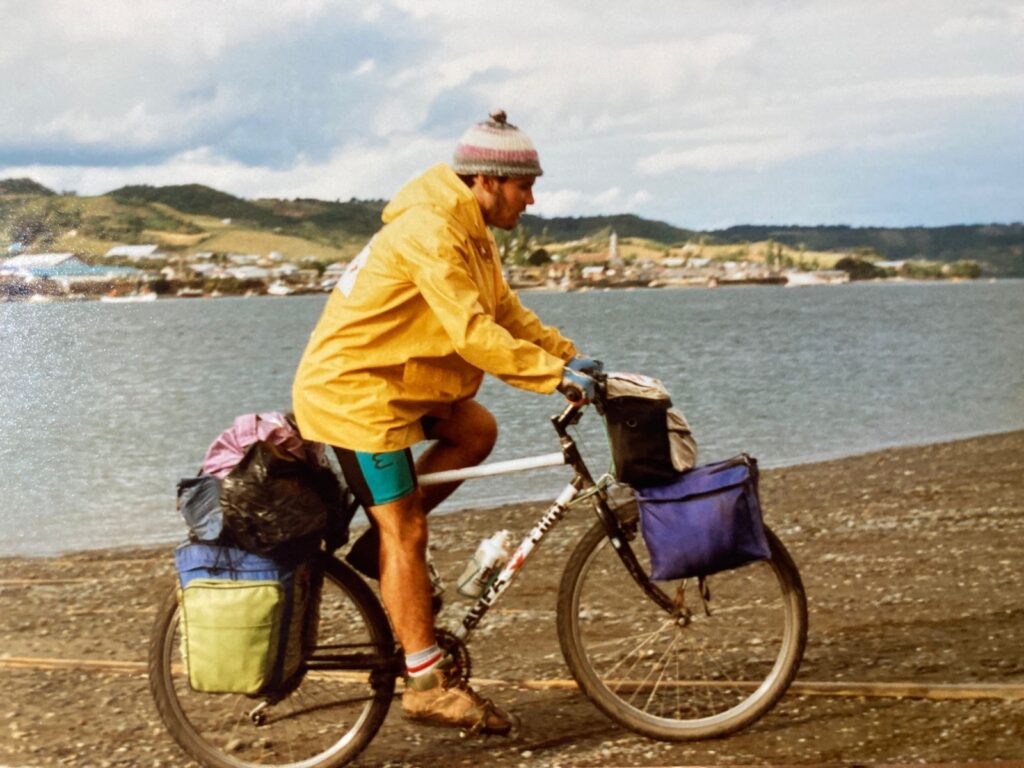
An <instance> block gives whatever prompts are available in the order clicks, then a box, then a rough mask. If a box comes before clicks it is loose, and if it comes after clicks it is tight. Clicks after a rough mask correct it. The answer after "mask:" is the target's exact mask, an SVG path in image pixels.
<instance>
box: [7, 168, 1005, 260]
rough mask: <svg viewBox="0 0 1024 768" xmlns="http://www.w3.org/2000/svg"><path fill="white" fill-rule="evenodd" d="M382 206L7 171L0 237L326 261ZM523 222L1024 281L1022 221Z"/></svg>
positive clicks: (536, 229) (359, 235)
mask: <svg viewBox="0 0 1024 768" xmlns="http://www.w3.org/2000/svg"><path fill="white" fill-rule="evenodd" d="M385 202H386V201H384V200H356V199H352V200H349V201H347V202H341V201H327V200H315V199H308V198H304V199H295V200H283V199H273V198H270V199H257V200H245V199H243V198H240V197H236V196H234V195H231V194H228V193H226V192H221V191H219V190H216V189H212V188H211V187H207V186H204V185H201V184H184V185H176V186H164V187H154V186H149V185H136V186H127V187H121V188H120V189H116V190H113V191H112V192H109V193H107V194H106V195H99V196H96V197H77V196H75V195H55V194H54V192H53V191H52V190H49V189H47V188H46V187H44V186H43V185H41V184H39V183H37V182H35V181H33V180H32V179H5V180H0V222H6V231H0V236H4V235H6V236H7V238H8V240H12V241H13V240H18V241H25V242H26V244H27V245H32V244H33V243H35V247H36V248H39V247H40V246H41V245H42V244H43V243H44V242H49V243H51V244H53V245H58V244H59V245H60V247H62V248H66V249H69V250H77V251H79V252H82V253H93V254H99V253H103V252H105V251H106V250H107V249H109V247H110V246H111V245H113V244H116V243H146V242H157V243H160V244H161V245H162V246H164V247H168V248H171V249H172V250H190V249H191V250H201V249H206V250H210V249H214V250H224V249H236V248H245V249H247V250H251V251H259V250H273V249H277V250H281V249H284V250H286V251H288V252H293V253H299V254H305V253H318V254H322V255H323V257H324V258H335V257H338V256H341V257H347V255H349V254H352V253H355V252H356V251H357V250H358V249H359V248H361V247H362V244H363V243H364V242H365V241H366V239H367V238H368V237H370V236H371V235H372V234H373V233H374V232H375V231H376V230H377V228H378V227H379V226H380V214H381V211H382V210H383V209H384V205H385ZM229 220H230V221H229ZM522 224H523V227H524V228H525V229H527V230H529V232H530V233H531V234H532V235H533V236H534V237H537V238H541V237H543V238H544V240H545V241H546V242H551V243H566V242H571V241H575V240H582V239H585V238H595V239H598V240H603V239H605V238H606V237H607V235H608V233H609V232H610V231H611V230H615V232H616V233H617V234H618V236H619V237H620V238H623V239H626V238H634V239H640V240H645V241H649V242H651V243H659V244H662V245H664V246H667V247H671V246H679V245H683V244H685V243H687V242H692V241H695V240H701V241H703V242H704V243H706V244H708V245H715V244H733V243H754V242H764V241H775V242H778V243H781V244H783V245H786V246H789V247H791V248H794V249H803V250H807V251H826V252H836V253H849V252H857V251H860V252H864V253H868V254H871V253H874V254H876V255H877V256H878V257H879V258H884V259H893V260H901V259H928V260H933V261H942V262H954V261H961V260H973V261H977V262H978V263H979V264H981V265H982V267H983V270H984V273H985V274H988V275H993V276H1003V277H1009V276H1015V277H1024V224H1020V223H1015V224H988V225H957V226H948V227H930V228H929V227H907V228H899V229H895V228H883V227H847V226H815V227H808V226H800V225H786V226H753V225H750V226H737V227H730V228H729V229H723V230H715V231H711V232H699V231H694V230H689V229H683V228H681V227H675V226H672V225H671V224H667V223H665V222H662V221H654V220H651V219H644V218H642V217H640V216H636V215H633V214H619V215H613V216H584V217H568V216H563V217H555V218H543V217H540V216H534V215H529V214H528V215H525V216H523V218H522ZM72 232H75V233H77V234H75V235H74V236H72V234H71V233H72ZM40 233H41V234H40ZM16 235H17V236H16ZM43 238H48V240H45V239H43ZM75 238H77V239H75ZM271 241H273V245H271V244H270V243H271ZM263 246H267V247H266V248H264V247H263Z"/></svg>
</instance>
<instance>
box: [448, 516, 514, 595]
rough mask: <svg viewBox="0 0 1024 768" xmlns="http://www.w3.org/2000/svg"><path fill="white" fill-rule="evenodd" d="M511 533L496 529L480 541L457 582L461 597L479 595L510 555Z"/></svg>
mask: <svg viewBox="0 0 1024 768" xmlns="http://www.w3.org/2000/svg"><path fill="white" fill-rule="evenodd" d="M511 546H512V534H511V533H509V532H508V531H498V532H497V533H496V534H494V535H493V536H491V537H490V538H489V539H484V540H483V541H481V542H480V546H478V547H477V548H476V552H475V553H474V555H473V557H472V559H471V560H470V561H469V562H468V563H467V564H466V568H465V569H464V570H463V571H462V575H461V576H459V580H458V582H457V589H458V591H459V594H460V595H462V596H463V597H471V598H476V597H480V595H482V594H483V593H484V590H485V589H487V587H488V585H489V584H490V583H491V581H492V580H493V579H494V577H495V576H497V575H498V573H499V572H500V571H501V569H502V568H504V567H505V563H507V562H508V558H509V557H510V556H511V554H512V552H511Z"/></svg>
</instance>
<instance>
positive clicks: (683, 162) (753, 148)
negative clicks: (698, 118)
mask: <svg viewBox="0 0 1024 768" xmlns="http://www.w3.org/2000/svg"><path fill="white" fill-rule="evenodd" d="M826 148H827V147H826V146H825V145H824V144H822V143H819V142H816V141H813V140H808V139H806V138H804V137H799V136H793V137H785V138H780V139H770V140H765V141H751V142H727V143H718V144H704V145H701V146H697V147H692V148H690V149H682V150H665V151H662V152H656V153H655V154H653V155H647V156H646V157H642V158H641V159H640V160H639V161H638V162H637V169H638V170H639V171H640V172H641V173H644V174H647V175H650V176H657V175H661V174H666V173H673V172H675V171H678V170H681V169H689V170H695V171H730V170H736V169H751V168H752V169H755V170H758V171H762V170H765V169H766V168H771V167H773V166H777V165H780V164H782V163H785V162H788V161H789V160H795V159H796V158H800V157H806V156H808V155H814V154H818V153H819V152H821V151H823V150H824V149H826Z"/></svg>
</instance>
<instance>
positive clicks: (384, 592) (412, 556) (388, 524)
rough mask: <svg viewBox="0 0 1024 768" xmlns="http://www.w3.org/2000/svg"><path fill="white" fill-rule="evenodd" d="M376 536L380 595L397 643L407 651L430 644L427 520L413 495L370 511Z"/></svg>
mask: <svg viewBox="0 0 1024 768" xmlns="http://www.w3.org/2000/svg"><path fill="white" fill-rule="evenodd" d="M370 515H372V517H373V519H374V521H375V522H376V523H377V529H378V530H379V532H380V542H381V545H380V595H381V598H382V600H383V601H384V607H385V608H386V609H387V611H388V616H389V617H390V618H391V625H392V627H394V630H395V635H397V637H398V642H399V643H401V644H402V647H403V648H407V649H410V650H411V651H416V650H420V649H422V648H427V647H429V646H431V645H433V644H434V617H433V614H432V613H431V609H430V578H429V576H428V574H427V561H426V554H427V518H426V514H425V513H424V512H423V505H422V500H421V498H420V494H419V492H417V491H413V492H412V493H410V494H408V495H407V496H404V497H403V498H401V499H398V500H397V501H392V502H389V503H387V504H380V505H378V506H374V507H371V508H370Z"/></svg>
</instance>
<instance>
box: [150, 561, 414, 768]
mask: <svg viewBox="0 0 1024 768" xmlns="http://www.w3.org/2000/svg"><path fill="white" fill-rule="evenodd" d="M178 630H179V628H178V622H177V611H176V610H175V606H174V603H173V601H172V602H169V607H168V609H167V615H162V617H161V623H158V625H157V629H156V630H155V631H154V640H153V648H152V649H151V655H150V679H151V687H152V688H153V692H154V697H155V699H156V702H157V707H158V709H159V711H160V713H161V716H162V717H163V719H164V721H165V723H166V724H167V726H168V729H169V730H170V732H171V735H172V736H174V738H175V739H176V740H177V741H178V742H179V744H181V746H182V747H183V748H184V749H185V750H186V751H188V752H189V753H190V754H191V755H192V756H193V757H194V758H196V759H197V760H198V761H199V762H200V763H201V764H203V765H209V766H215V767H216V768H244V767H246V766H266V767H267V768H270V767H271V766H288V767H289V768H328V766H337V765H340V764H342V763H344V762H348V761H349V760H351V759H352V758H353V757H354V756H355V755H356V754H358V752H359V751H361V749H362V748H363V747H364V746H365V745H366V743H368V741H369V739H370V738H372V736H373V734H374V733H375V732H376V730H377V728H379V726H380V724H381V722H382V721H383V719H384V716H385V715H386V713H387V709H388V706H389V705H390V701H391V697H392V695H393V691H394V676H393V675H390V674H389V673H388V672H387V671H386V670H388V669H389V662H388V661H387V660H385V659H383V658H375V654H379V650H378V649H383V650H385V651H386V652H387V653H388V654H390V653H391V651H392V649H393V647H394V646H393V640H392V639H391V634H390V629H389V628H388V624H387V620H386V618H385V617H384V614H383V611H382V610H381V609H380V607H379V604H378V603H376V601H375V599H374V598H373V596H372V593H371V592H370V591H369V590H368V589H367V588H366V586H365V585H364V584H363V583H362V582H361V581H359V580H358V577H356V576H354V575H353V574H352V573H351V572H349V571H347V569H344V568H343V567H342V566H340V565H338V564H336V563H334V564H332V565H329V566H328V569H327V574H326V578H325V579H324V589H323V595H322V600H321V604H320V622H319V632H318V640H319V645H318V651H317V652H315V653H314V654H313V658H314V659H315V661H313V662H312V663H313V664H314V666H315V668H314V669H311V670H309V671H308V672H306V674H305V675H304V676H303V677H302V679H301V682H299V683H298V684H297V686H296V687H295V689H294V690H292V691H291V692H290V693H288V694H287V695H284V696H283V697H278V699H277V700H273V701H268V702H267V705H266V706H261V705H260V699H258V698H252V697H248V696H241V695H232V694H209V693H197V692H195V691H193V690H192V689H191V687H190V686H189V683H188V679H187V675H186V665H185V664H184V663H183V660H182V658H181V652H180V648H181V637H180V633H179V631H178ZM346 663H348V664H350V665H351V666H350V668H349V669H346V668H345V664H346ZM374 669H376V670H378V671H377V672H373V671H372V670H374Z"/></svg>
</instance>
